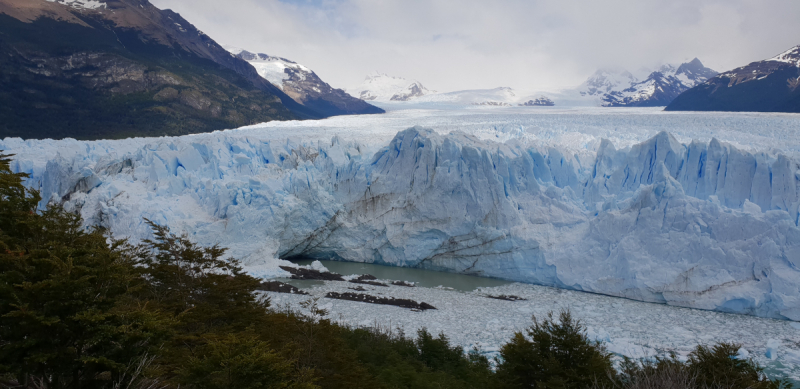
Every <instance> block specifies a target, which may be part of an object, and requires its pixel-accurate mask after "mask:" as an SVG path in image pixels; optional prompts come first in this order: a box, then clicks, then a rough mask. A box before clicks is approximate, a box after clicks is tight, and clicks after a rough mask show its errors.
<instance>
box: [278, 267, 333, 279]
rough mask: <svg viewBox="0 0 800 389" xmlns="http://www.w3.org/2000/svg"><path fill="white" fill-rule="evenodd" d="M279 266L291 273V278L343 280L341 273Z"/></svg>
mask: <svg viewBox="0 0 800 389" xmlns="http://www.w3.org/2000/svg"><path fill="white" fill-rule="evenodd" d="M280 268H281V269H282V270H285V271H287V272H289V273H291V274H292V279H295V280H320V281H344V278H342V275H341V274H337V273H331V272H324V271H319V270H314V269H306V268H304V267H289V266H280Z"/></svg>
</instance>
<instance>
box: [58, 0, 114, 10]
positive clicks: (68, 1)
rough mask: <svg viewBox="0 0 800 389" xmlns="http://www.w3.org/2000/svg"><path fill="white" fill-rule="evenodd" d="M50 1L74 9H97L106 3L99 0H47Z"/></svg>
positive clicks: (104, 6) (103, 6)
mask: <svg viewBox="0 0 800 389" xmlns="http://www.w3.org/2000/svg"><path fill="white" fill-rule="evenodd" d="M47 1H48V2H50V3H58V4H62V5H66V6H68V7H72V8H75V9H98V8H106V3H105V2H104V1H101V0H47Z"/></svg>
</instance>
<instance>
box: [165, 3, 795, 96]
mask: <svg viewBox="0 0 800 389" xmlns="http://www.w3.org/2000/svg"><path fill="white" fill-rule="evenodd" d="M151 1H152V2H153V4H155V5H156V6H158V7H160V8H171V9H172V10H174V11H176V12H179V13H181V14H182V15H183V16H184V17H185V18H186V19H188V20H189V21H190V22H192V23H193V24H195V26H197V27H198V28H200V29H201V30H203V31H205V32H206V33H207V34H209V35H210V36H211V37H212V38H214V39H215V40H216V41H217V42H219V43H223V44H229V45H234V46H238V47H242V48H245V49H247V50H250V51H258V52H264V53H268V54H273V55H278V56H281V57H286V58H289V59H292V60H294V61H297V62H300V63H302V64H304V65H306V66H308V67H310V68H311V69H313V70H314V71H315V72H316V73H317V74H319V75H320V77H322V78H323V79H324V80H326V81H328V82H330V83H331V84H332V85H334V86H335V87H349V86H353V85H356V84H358V83H360V82H361V80H362V79H363V77H364V76H365V75H366V74H367V73H368V72H370V71H373V70H378V71H380V72H384V73H389V74H392V75H397V76H402V77H406V78H413V79H417V80H419V81H421V82H422V83H423V84H425V85H426V86H428V87H429V88H432V89H437V90H440V91H450V90H459V89H472V88H493V87H498V86H511V87H514V88H517V89H521V90H541V89H552V88H556V87H566V86H572V85H577V84H579V83H580V82H582V81H583V80H584V79H585V78H586V77H587V76H588V75H589V74H591V73H592V72H593V71H594V70H596V69H597V68H600V67H625V68H627V69H630V70H636V69H639V68H641V67H649V68H653V67H656V66H658V65H660V64H663V63H672V62H680V61H685V60H690V59H692V58H694V57H698V58H700V59H701V60H702V61H703V62H704V63H705V64H706V65H707V66H710V67H712V68H714V69H716V70H727V69H731V68H733V67H736V66H740V65H744V64H746V63H749V62H752V61H755V60H760V59H763V58H767V57H770V56H773V55H775V54H777V53H779V52H782V51H784V50H785V49H787V48H789V47H791V46H793V45H796V44H800V33H798V30H797V28H796V25H797V23H796V19H797V16H798V15H800V2H797V1H778V0H706V1H697V0H672V1H655V0H652V1H650V0H638V1H633V0H624V1H623V0H606V1H555V0H496V1H491V2H488V1H485V0H481V1H477V0H397V1H394V0H283V1H278V0H226V1H224V2H223V1H219V0H192V1H186V0H151Z"/></svg>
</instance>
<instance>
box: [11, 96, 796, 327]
mask: <svg viewBox="0 0 800 389" xmlns="http://www.w3.org/2000/svg"><path fill="white" fill-rule="evenodd" d="M415 125H418V127H412V126H415ZM798 128H800V116H798V115H791V114H735V113H703V114H695V113H665V112H661V111H659V110H657V109H631V108H625V109H607V108H606V109H600V108H595V109H585V108H584V109H571V110H564V109H554V108H543V107H537V108H534V109H531V108H527V107H526V108H522V107H520V108H489V109H485V108H484V109H468V110H459V111H438V110H406V111H395V112H390V113H389V114H386V115H368V116H349V117H335V118H331V119H326V120H320V121H303V122H272V123H266V124H260V125H256V126H250V127H245V128H241V129H238V130H233V131H224V132H216V133H211V134H199V135H191V136H184V137H177V138H148V139H128V140H120V141H94V142H79V141H75V140H69V139H67V140H61V141H53V140H44V141H22V140H20V139H5V140H3V141H2V142H0V149H3V150H6V151H8V152H11V153H14V154H16V157H15V159H14V162H13V163H12V168H13V169H14V170H16V171H22V172H27V173H30V174H31V179H30V180H29V181H28V184H29V185H31V186H32V187H35V188H37V189H39V190H41V192H42V195H43V198H44V200H43V204H42V205H44V204H45V203H46V202H47V201H56V202H61V203H63V204H64V205H65V207H66V208H67V209H71V210H78V211H80V213H81V214H82V215H83V217H84V219H85V220H86V222H87V224H89V225H93V224H100V225H103V226H106V227H108V228H109V229H110V231H112V232H113V233H114V234H115V235H116V236H118V237H131V238H133V239H141V238H145V237H149V236H150V235H149V234H150V232H149V230H148V229H147V227H146V225H145V224H144V221H143V218H149V219H151V220H153V221H155V222H157V223H162V224H166V225H169V226H170V227H172V228H173V230H174V231H178V232H186V233H187V234H189V236H190V237H192V238H193V239H194V240H196V241H198V242H199V243H202V244H213V243H220V244H221V245H223V246H227V247H230V248H231V251H230V252H231V254H232V255H235V256H237V257H239V258H243V259H244V261H245V263H246V265H248V269H249V270H250V271H251V272H252V273H253V274H257V275H260V276H266V277H273V276H282V275H286V274H285V272H283V271H282V270H280V269H278V265H279V264H281V263H285V262H282V261H281V260H279V259H278V258H288V257H308V258H334V259H340V260H348V261H360V262H372V263H380V264H389V265H396V266H414V267H420V268H426V269H433V270H444V271H451V272H461V273H467V274H476V275H482V276H490V277H497V278H504V279H508V280H513V281H522V282H528V283H536V284H541V285H549V286H556V287H559V288H563V289H572V290H578V291H588V292H594V293H601V294H606V295H610V296H620V297H627V298H630V299H635V300H641V301H647V302H657V303H664V304H668V305H674V306H682V307H691V308H700V309H706V310H716V311H722V312H733V313H741V314H748V315H755V316H760V317H767V318H776V319H789V320H796V321H797V320H800V268H798V265H800V229H799V228H798V218H799V217H800V215H799V214H798V206H800V188H799V187H800V139H798V137H800V135H798V131H797V129H798Z"/></svg>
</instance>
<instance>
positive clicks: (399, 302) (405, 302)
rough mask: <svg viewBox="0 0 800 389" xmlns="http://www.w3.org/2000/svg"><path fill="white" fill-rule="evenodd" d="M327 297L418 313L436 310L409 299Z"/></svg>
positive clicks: (358, 295)
mask: <svg viewBox="0 0 800 389" xmlns="http://www.w3.org/2000/svg"><path fill="white" fill-rule="evenodd" d="M325 297H327V298H332V299H338V300H349V301H358V302H362V303H370V304H381V305H394V306H397V307H401V308H409V309H411V310H417V311H424V310H428V309H436V307H434V306H433V305H430V304H428V303H425V302H417V301H414V300H409V299H396V298H394V297H377V296H370V295H368V294H361V293H350V292H347V293H339V292H328V293H327V294H326V295H325Z"/></svg>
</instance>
